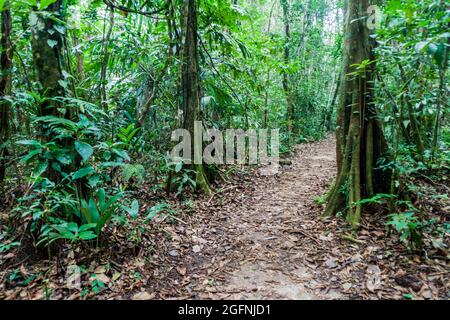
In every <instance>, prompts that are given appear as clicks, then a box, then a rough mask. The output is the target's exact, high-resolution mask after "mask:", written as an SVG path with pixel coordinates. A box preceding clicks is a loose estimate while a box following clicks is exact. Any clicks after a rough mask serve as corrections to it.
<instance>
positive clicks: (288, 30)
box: [281, 0, 294, 144]
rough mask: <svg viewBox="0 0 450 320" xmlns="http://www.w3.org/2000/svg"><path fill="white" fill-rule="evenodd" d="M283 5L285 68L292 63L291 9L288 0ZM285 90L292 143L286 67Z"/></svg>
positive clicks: (290, 134) (292, 112)
mask: <svg viewBox="0 0 450 320" xmlns="http://www.w3.org/2000/svg"><path fill="white" fill-rule="evenodd" d="M281 5H282V7H283V20H284V33H285V44H284V64H285V68H288V67H289V63H290V45H291V25H290V21H289V15H290V13H289V12H290V10H289V2H288V0H281ZM283 90H284V94H285V95H286V102H287V131H288V139H289V144H290V143H291V138H292V126H293V122H294V120H293V117H294V105H293V102H292V94H291V88H290V84H289V73H288V71H287V70H286V69H285V70H284V71H283Z"/></svg>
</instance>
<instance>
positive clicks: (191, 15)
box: [182, 0, 211, 193]
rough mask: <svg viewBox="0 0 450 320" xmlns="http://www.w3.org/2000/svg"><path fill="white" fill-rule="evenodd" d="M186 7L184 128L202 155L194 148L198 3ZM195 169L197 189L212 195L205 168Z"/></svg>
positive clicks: (197, 97) (197, 108) (190, 2)
mask: <svg viewBox="0 0 450 320" xmlns="http://www.w3.org/2000/svg"><path fill="white" fill-rule="evenodd" d="M186 5H187V10H186V14H187V16H186V17H185V28H184V32H185V40H184V52H183V67H182V90H183V127H184V128H185V129H187V130H188V131H189V132H190V134H191V137H192V139H191V140H192V150H193V153H202V152H203V150H196V148H194V140H195V139H194V127H195V121H199V120H201V119H202V116H201V110H200V99H201V83H200V78H199V71H200V67H199V59H198V35H197V1H196V0H186ZM202 129H203V128H202ZM200 156H201V155H200ZM194 158H195V156H194ZM193 169H194V171H195V174H196V185H197V189H198V190H199V191H202V192H205V193H211V189H210V186H209V181H208V178H207V175H206V172H205V168H204V166H203V165H201V164H194V165H193Z"/></svg>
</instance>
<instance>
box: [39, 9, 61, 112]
mask: <svg viewBox="0 0 450 320" xmlns="http://www.w3.org/2000/svg"><path fill="white" fill-rule="evenodd" d="M61 4H62V0H58V1H56V2H54V3H53V4H51V5H49V6H48V7H47V8H46V9H45V11H47V12H50V13H51V14H52V15H53V16H55V17H56V18H59V19H61V18H62V17H61V8H62V5H61ZM37 16H38V24H37V25H35V26H33V28H32V41H31V46H32V51H33V62H34V66H35V69H36V74H37V77H38V80H39V82H40V83H41V86H42V95H43V96H44V97H46V98H53V97H57V96H64V88H63V87H62V86H61V84H60V81H62V80H64V77H63V74H62V66H63V58H62V54H63V35H62V34H60V33H59V32H58V31H57V30H56V29H55V26H56V25H57V22H55V20H53V19H51V18H48V17H43V16H42V15H40V14H38V15H37ZM57 108H58V105H57V103H55V102H54V101H51V100H46V101H45V102H44V103H42V105H41V107H40V111H39V115H40V116H47V115H57V114H58V110H57Z"/></svg>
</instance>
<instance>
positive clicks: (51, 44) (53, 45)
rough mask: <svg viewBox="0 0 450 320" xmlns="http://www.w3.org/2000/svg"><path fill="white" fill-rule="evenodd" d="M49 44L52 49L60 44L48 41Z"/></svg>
mask: <svg viewBox="0 0 450 320" xmlns="http://www.w3.org/2000/svg"><path fill="white" fill-rule="evenodd" d="M47 44H48V45H49V46H50V48H53V47H55V46H56V45H57V44H58V41H56V40H51V39H48V40H47Z"/></svg>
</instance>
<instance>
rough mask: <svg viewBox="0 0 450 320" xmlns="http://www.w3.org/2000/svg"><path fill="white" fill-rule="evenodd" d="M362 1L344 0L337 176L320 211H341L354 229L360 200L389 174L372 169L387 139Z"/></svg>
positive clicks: (381, 186) (381, 187) (382, 188)
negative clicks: (378, 109)
mask: <svg viewBox="0 0 450 320" xmlns="http://www.w3.org/2000/svg"><path fill="white" fill-rule="evenodd" d="M368 6H369V1H368V0H349V1H348V2H347V8H346V22H345V32H344V35H345V36H344V61H343V64H344V65H343V73H342V80H341V91H340V102H339V108H338V119H337V121H338V123H337V125H338V127H337V130H336V135H337V159H338V176H337V178H336V182H335V185H334V187H333V188H332V190H331V191H330V193H329V195H328V204H327V208H326V209H325V212H324V216H331V215H333V214H336V213H338V212H345V213H346V218H347V221H348V222H349V223H350V224H351V226H352V227H353V228H355V229H356V228H357V227H358V226H359V224H360V220H361V214H362V206H361V203H360V202H361V200H362V199H364V198H369V197H371V196H373V195H374V194H376V193H380V192H386V190H388V188H389V174H388V173H387V172H383V171H380V170H377V169H375V168H376V166H377V161H378V160H379V159H380V157H381V156H382V155H383V154H384V153H385V151H386V149H387V145H386V141H385V138H384V134H383V131H382V127H381V124H380V122H379V121H378V119H377V115H376V110H375V106H374V92H373V82H374V72H373V70H374V67H375V57H374V54H373V43H372V40H371V38H370V37H369V30H368V28H367V27H366V20H365V19H364V17H365V16H366V15H367V8H368ZM369 61H370V63H367V62H369ZM358 66H359V68H358ZM363 66H365V67H363Z"/></svg>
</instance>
